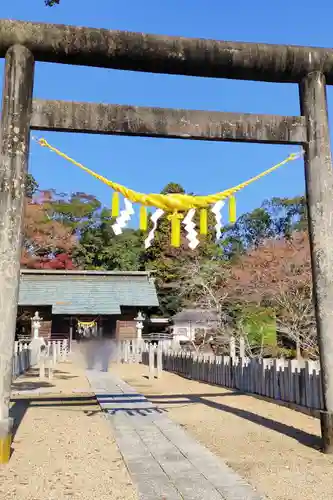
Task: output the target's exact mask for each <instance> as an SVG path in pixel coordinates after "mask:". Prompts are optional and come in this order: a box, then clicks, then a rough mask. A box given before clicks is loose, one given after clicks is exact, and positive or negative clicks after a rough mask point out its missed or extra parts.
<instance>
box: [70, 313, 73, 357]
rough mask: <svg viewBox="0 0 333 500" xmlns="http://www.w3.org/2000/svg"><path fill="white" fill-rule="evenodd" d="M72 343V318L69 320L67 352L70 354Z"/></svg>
mask: <svg viewBox="0 0 333 500" xmlns="http://www.w3.org/2000/svg"><path fill="white" fill-rule="evenodd" d="M72 343H73V318H72V316H71V317H70V318H69V352H70V353H71V352H72Z"/></svg>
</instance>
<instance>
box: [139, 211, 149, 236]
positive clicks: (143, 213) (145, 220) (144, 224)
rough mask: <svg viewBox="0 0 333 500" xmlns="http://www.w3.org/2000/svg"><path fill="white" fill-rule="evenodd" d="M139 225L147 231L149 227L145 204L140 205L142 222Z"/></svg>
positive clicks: (142, 229)
mask: <svg viewBox="0 0 333 500" xmlns="http://www.w3.org/2000/svg"><path fill="white" fill-rule="evenodd" d="M139 227H140V230H141V231H147V229H148V215H147V208H146V207H145V206H143V205H141V207H140V222H139Z"/></svg>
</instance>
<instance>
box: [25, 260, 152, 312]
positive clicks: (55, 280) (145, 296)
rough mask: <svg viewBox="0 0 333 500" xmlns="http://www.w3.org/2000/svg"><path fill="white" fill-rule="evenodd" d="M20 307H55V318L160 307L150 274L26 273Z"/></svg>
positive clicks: (43, 271)
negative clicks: (63, 315) (126, 308)
mask: <svg viewBox="0 0 333 500" xmlns="http://www.w3.org/2000/svg"><path fill="white" fill-rule="evenodd" d="M18 303H19V305H20V306H28V305H29V306H42V305H50V306H52V312H53V314H89V315H90V314H105V315H111V314H120V313H121V309H120V308H121V307H122V306H124V307H125V306H132V307H156V306H158V305H159V304H158V298H157V294H156V289H155V285H154V280H153V279H152V277H151V276H150V273H149V272H143V271H142V272H141V271H140V272H139V271H138V272H120V271H53V270H44V269H42V270H40V269H38V270H34V269H22V270H21V279H20V293H19V302H18Z"/></svg>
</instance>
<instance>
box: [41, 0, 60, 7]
mask: <svg viewBox="0 0 333 500" xmlns="http://www.w3.org/2000/svg"><path fill="white" fill-rule="evenodd" d="M44 3H45V5H46V7H54V6H55V5H59V4H60V0H44Z"/></svg>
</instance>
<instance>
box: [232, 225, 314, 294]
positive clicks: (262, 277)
mask: <svg viewBox="0 0 333 500" xmlns="http://www.w3.org/2000/svg"><path fill="white" fill-rule="evenodd" d="M309 281H311V263H310V247H309V239H308V234H307V233H306V232H303V231H302V232H301V231H295V232H293V233H292V235H291V236H290V238H284V237H278V238H269V239H266V240H264V241H263V242H262V243H260V244H259V245H258V246H257V247H256V248H253V249H250V250H249V251H248V252H245V253H244V254H243V255H241V256H240V257H239V258H238V259H237V261H236V262H235V265H234V266H233V267H232V278H231V281H230V285H231V286H232V288H233V290H234V292H236V293H237V294H238V293H240V294H241V295H242V297H243V298H245V297H246V298H247V299H249V300H251V301H255V300H263V299H270V298H272V297H274V296H275V295H276V294H277V293H281V292H286V291H287V290H288V289H290V288H294V287H300V286H302V285H304V284H307V283H308V282H309Z"/></svg>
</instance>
